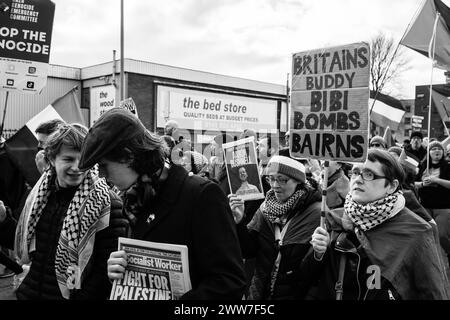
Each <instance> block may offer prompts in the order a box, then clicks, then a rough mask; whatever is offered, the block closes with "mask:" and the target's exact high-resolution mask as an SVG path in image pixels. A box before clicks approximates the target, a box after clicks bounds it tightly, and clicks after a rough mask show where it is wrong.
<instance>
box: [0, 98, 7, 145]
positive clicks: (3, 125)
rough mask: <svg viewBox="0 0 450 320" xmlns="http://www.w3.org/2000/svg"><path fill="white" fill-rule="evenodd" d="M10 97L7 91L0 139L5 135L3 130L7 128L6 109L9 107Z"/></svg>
mask: <svg viewBox="0 0 450 320" xmlns="http://www.w3.org/2000/svg"><path fill="white" fill-rule="evenodd" d="M8 96H9V91H6V98H5V108H4V109H3V119H2V126H1V128H0V137H1V136H2V134H3V128H4V127H5V118H6V107H7V106H8Z"/></svg>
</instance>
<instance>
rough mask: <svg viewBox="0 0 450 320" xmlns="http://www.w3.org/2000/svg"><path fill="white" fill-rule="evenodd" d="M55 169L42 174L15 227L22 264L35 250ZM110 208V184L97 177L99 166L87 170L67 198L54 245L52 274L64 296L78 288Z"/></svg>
mask: <svg viewBox="0 0 450 320" xmlns="http://www.w3.org/2000/svg"><path fill="white" fill-rule="evenodd" d="M55 175H56V174H55V172H54V171H53V170H52V169H50V170H47V171H46V172H44V173H43V175H42V176H41V178H40V179H39V181H38V182H37V183H36V185H35V186H34V188H33V190H32V191H31V192H30V195H29V196H28V198H27V202H26V204H25V207H24V209H23V212H22V214H21V216H20V219H19V222H18V226H17V230H16V243H15V247H16V252H17V255H18V257H19V259H20V261H21V263H29V262H30V258H29V253H30V252H33V251H34V250H35V249H36V233H35V231H36V226H37V224H38V222H39V219H40V217H41V215H42V213H43V211H44V208H45V207H46V205H47V202H48V199H49V196H50V194H51V192H52V188H51V182H52V181H53V179H55V178H56V177H55ZM110 208H111V199H110V195H109V187H108V185H107V183H106V181H105V180H104V179H100V178H99V177H98V169H97V167H94V168H93V169H91V170H89V171H88V173H87V174H86V176H85V177H84V179H83V180H82V181H81V183H80V185H79V186H78V188H77V190H76V192H75V194H74V196H73V198H72V199H71V200H70V204H69V207H68V209H67V213H66V215H65V218H64V220H63V226H62V229H61V233H60V236H59V240H58V244H57V247H56V256H55V273H56V280H57V282H58V286H59V289H60V290H61V294H62V296H63V297H64V298H66V299H69V298H70V290H71V289H80V288H81V286H80V285H81V282H82V279H83V278H84V276H85V274H84V273H83V271H85V267H86V265H87V264H88V262H89V259H90V257H91V256H92V253H93V247H94V241H95V234H96V233H97V232H98V231H101V230H103V229H105V228H106V227H108V225H109V216H110Z"/></svg>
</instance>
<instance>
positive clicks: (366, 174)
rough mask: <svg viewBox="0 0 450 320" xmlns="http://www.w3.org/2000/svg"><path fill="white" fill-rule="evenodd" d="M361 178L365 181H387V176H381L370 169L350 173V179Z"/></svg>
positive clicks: (355, 170) (354, 170)
mask: <svg viewBox="0 0 450 320" xmlns="http://www.w3.org/2000/svg"><path fill="white" fill-rule="evenodd" d="M358 176H361V177H362V178H363V180H365V181H372V180H377V179H387V177H385V176H379V175H377V174H375V173H373V172H372V171H370V170H368V169H363V170H360V169H353V170H351V171H350V178H352V179H356V178H358Z"/></svg>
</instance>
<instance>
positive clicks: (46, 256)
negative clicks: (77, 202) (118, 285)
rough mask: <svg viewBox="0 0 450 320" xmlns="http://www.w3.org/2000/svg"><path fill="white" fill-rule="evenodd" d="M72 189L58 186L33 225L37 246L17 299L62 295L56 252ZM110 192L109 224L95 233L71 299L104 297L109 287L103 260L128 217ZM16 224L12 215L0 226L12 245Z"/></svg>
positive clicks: (124, 228) (125, 227)
mask: <svg viewBox="0 0 450 320" xmlns="http://www.w3.org/2000/svg"><path fill="white" fill-rule="evenodd" d="M75 190H76V188H75V189H74V188H71V189H60V190H59V191H58V190H55V191H53V192H52V194H51V195H50V197H49V200H48V202H47V205H46V208H45V209H44V211H43V214H42V216H41V218H40V219H39V221H38V224H37V226H36V249H35V250H34V251H33V252H31V253H30V254H29V258H30V260H31V267H30V271H29V272H28V273H27V274H26V276H25V278H24V279H23V281H22V283H21V284H20V286H19V287H18V289H17V291H16V295H17V298H18V299H19V300H61V299H63V297H62V295H61V291H60V289H59V287H58V284H57V281H56V276H55V254H56V248H57V245H58V239H59V235H60V232H61V227H62V223H63V220H64V217H65V214H66V211H67V208H68V207H69V203H70V201H71V199H72V197H73V195H74V193H75ZM109 196H110V200H111V205H110V213H109V226H108V227H106V228H105V229H103V230H101V231H98V232H97V233H96V235H95V242H94V248H93V253H92V255H91V257H90V259H89V262H88V264H87V266H86V268H85V270H86V271H85V272H84V277H83V280H82V282H81V288H80V289H74V290H72V291H71V293H70V299H76V300H94V299H95V300H97V299H103V300H106V299H107V298H108V296H109V293H110V291H111V283H110V281H109V279H108V277H107V265H106V264H107V260H108V258H109V255H110V253H111V252H112V251H115V250H117V239H118V237H124V236H126V235H127V230H128V220H127V219H126V218H125V217H124V216H123V214H122V201H121V199H120V198H119V197H118V196H117V195H116V194H115V193H114V192H112V191H110V192H109ZM22 214H23V213H22ZM16 225H17V222H16V221H15V220H14V219H11V218H8V219H7V220H6V221H4V223H3V224H1V227H0V230H2V231H6V232H7V233H8V234H3V238H4V239H5V242H6V243H7V244H8V247H9V248H11V249H13V247H14V245H13V244H14V236H15V229H16ZM2 231H0V233H2ZM6 239H7V241H6Z"/></svg>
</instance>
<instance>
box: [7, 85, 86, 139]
mask: <svg viewBox="0 0 450 320" xmlns="http://www.w3.org/2000/svg"><path fill="white" fill-rule="evenodd" d="M76 85H78V86H79V90H77V91H76V93H77V97H78V101H79V102H80V104H81V81H79V80H72V79H61V78H53V77H49V78H47V85H46V86H45V87H44V89H43V90H42V92H41V94H24V93H15V92H14V93H11V92H10V93H9V97H8V104H7V109H6V117H5V118H6V119H5V129H6V130H15V129H20V128H21V127H22V126H23V125H24V124H25V123H26V122H27V121H28V120H30V119H31V118H32V117H33V116H35V115H36V114H38V113H39V112H40V111H42V110H43V109H44V108H45V107H46V106H48V105H49V104H51V103H52V102H53V101H55V100H56V99H57V98H59V97H61V96H62V95H64V94H66V93H67V92H68V91H69V90H71V89H72V88H73V87H75V86H76ZM5 99H6V91H0V124H1V121H2V120H3V110H4V107H5ZM83 115H84V114H83Z"/></svg>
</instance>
